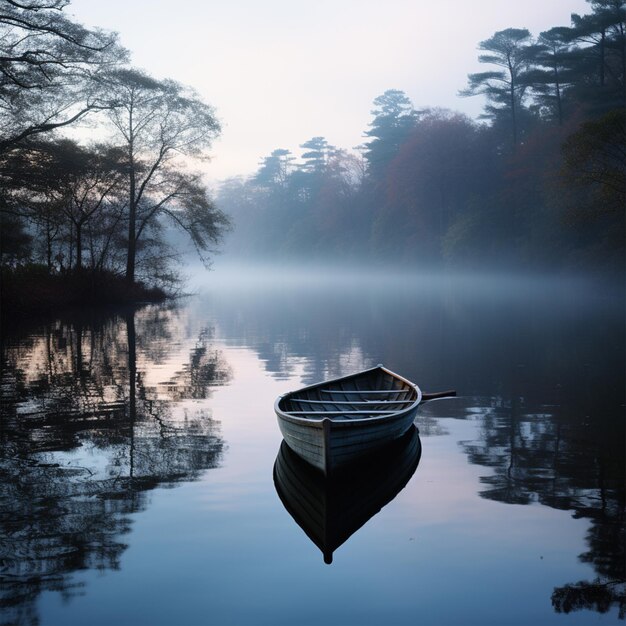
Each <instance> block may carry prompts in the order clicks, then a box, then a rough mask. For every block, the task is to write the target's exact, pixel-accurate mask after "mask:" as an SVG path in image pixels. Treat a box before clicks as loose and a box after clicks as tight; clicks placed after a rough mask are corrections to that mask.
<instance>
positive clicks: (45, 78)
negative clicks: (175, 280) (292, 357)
mask: <svg viewBox="0 0 626 626" xmlns="http://www.w3.org/2000/svg"><path fill="white" fill-rule="evenodd" d="M68 3H69V0H27V1H19V2H18V1H16V0H0V224H1V231H0V232H1V235H0V270H1V271H2V274H1V275H2V297H3V301H4V304H11V303H12V302H13V299H15V298H22V299H23V298H24V297H26V300H28V301H29V302H31V304H32V302H33V299H32V297H30V296H32V292H33V290H35V291H38V292H39V293H43V291H44V290H43V287H45V288H46V289H47V290H48V291H49V293H48V295H47V296H45V297H44V300H46V301H48V302H51V301H55V302H57V303H58V302H60V301H63V300H64V299H66V296H67V294H68V289H69V292H75V291H76V285H81V284H89V285H91V288H90V290H91V292H93V293H96V291H97V290H98V286H101V287H103V286H105V285H108V286H109V287H111V285H113V287H111V291H110V293H111V294H115V299H116V300H119V299H124V298H125V296H124V293H123V290H122V291H121V290H120V285H123V284H126V285H127V287H128V291H127V296H128V299H137V298H138V297H139V298H142V297H146V296H147V295H149V293H148V292H147V291H145V292H142V291H141V290H140V291H139V292H138V291H137V290H136V286H137V285H136V284H135V283H136V281H137V280H138V279H142V280H145V281H148V282H149V283H150V284H153V285H158V284H161V285H167V284H168V283H170V282H171V278H172V263H171V262H172V260H173V258H174V257H175V255H176V254H177V251H176V250H173V249H172V248H171V247H168V245H167V241H166V238H165V237H164V229H165V226H166V224H167V223H168V222H169V224H171V225H173V226H175V227H177V228H179V229H180V230H181V231H183V232H184V233H186V235H188V236H189V239H190V241H191V243H192V245H193V246H194V247H195V248H196V249H197V251H198V252H199V253H201V255H204V256H206V255H207V254H208V253H210V251H211V247H212V246H213V245H214V244H216V243H217V242H218V241H219V240H220V238H221V235H222V233H223V231H224V230H225V229H226V228H227V227H228V219H227V218H226V216H225V215H224V213H222V212H221V211H220V210H219V209H217V208H216V207H215V205H214V204H213V203H212V201H211V200H210V198H209V196H208V194H207V190H206V188H205V185H204V184H203V182H202V180H201V176H200V174H199V173H198V172H196V171H193V169H191V167H190V164H193V160H194V159H195V158H201V157H203V156H205V153H206V150H207V149H208V147H209V146H210V143H211V141H212V140H213V138H214V137H215V136H216V135H217V134H218V133H219V130H220V126H219V123H218V121H217V120H216V118H215V115H214V112H213V109H212V107H210V106H209V105H208V104H206V103H204V102H203V101H202V99H201V98H200V96H199V95H198V94H197V93H195V92H194V91H193V90H192V89H190V88H188V87H185V86H183V85H181V84H179V83H177V82H175V81H173V80H169V79H166V80H156V79H154V78H152V77H150V76H148V75H147V74H145V73H144V72H142V71H140V70H137V69H135V68H133V67H132V66H131V65H130V64H129V62H128V56H129V55H128V52H127V51H126V50H125V49H124V48H122V47H121V46H120V45H119V44H118V42H117V37H116V35H115V34H112V33H107V32H104V31H101V30H99V29H93V30H90V29H87V28H85V27H83V26H81V25H79V24H76V23H75V22H73V21H72V20H71V19H69V18H68V17H67V15H66V13H65V12H64V9H65V8H66V7H67V5H68ZM87 124H88V126H87ZM77 128H79V129H82V130H81V131H80V132H77V131H76V129H77ZM68 130H71V131H73V132H72V134H71V135H70V134H69V133H68V132H67V131H68ZM70 137H74V138H70ZM80 137H97V138H98V141H97V142H96V141H87V140H81V141H79V140H78V139H77V138H80ZM76 275H80V280H79V281H78V282H77V281H76V280H75V278H76ZM47 276H48V277H50V278H51V280H47V278H46V277H47ZM85 276H88V278H89V280H88V282H87V283H85ZM63 277H67V279H68V280H67V281H64V279H63ZM116 281H117V283H119V284H117V285H115V283H116ZM27 282H28V283H29V287H28V293H26V292H25V290H24V289H23V286H24V284H26V283H27ZM51 290H52V291H51ZM52 292H54V293H52ZM73 295H74V296H75V298H74V299H80V294H78V293H75V294H73ZM98 295H99V299H103V298H104V299H105V300H106V294H104V293H103V292H102V290H100V292H99V294H98ZM42 297H43V296H42ZM35 301H36V299H35ZM18 308H19V307H18ZM27 308H28V307H27Z"/></svg>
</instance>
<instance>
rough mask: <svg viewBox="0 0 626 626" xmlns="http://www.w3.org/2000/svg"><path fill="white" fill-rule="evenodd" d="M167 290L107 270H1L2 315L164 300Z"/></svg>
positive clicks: (25, 314)
mask: <svg viewBox="0 0 626 626" xmlns="http://www.w3.org/2000/svg"><path fill="white" fill-rule="evenodd" d="M166 297H167V294H166V293H165V292H164V291H163V290H162V289H159V288H158V287H147V286H146V285H144V284H143V283H141V282H134V283H128V282H127V281H126V280H124V278H123V277H120V276H117V275H115V274H113V273H111V272H106V271H97V272H94V271H91V270H82V271H78V272H72V273H66V274H49V273H48V271H47V268H46V267H45V266H42V265H26V266H21V267H18V268H2V270H0V316H1V317H2V319H7V318H10V317H17V316H40V315H43V316H47V315H50V314H54V313H58V312H59V311H64V310H67V309H74V308H81V307H86V306H88V307H92V306H109V305H122V304H135V303H139V302H162V301H163V300H165V299H166Z"/></svg>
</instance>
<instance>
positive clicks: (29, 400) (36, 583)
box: [0, 307, 231, 624]
mask: <svg viewBox="0 0 626 626" xmlns="http://www.w3.org/2000/svg"><path fill="white" fill-rule="evenodd" d="M179 316H180V313H179V312H178V311H177V310H176V309H172V308H170V309H168V308H164V307H147V308H144V309H142V310H139V311H136V312H135V311H127V312H125V313H124V314H122V315H115V316H113V317H108V318H92V319H89V320H85V319H80V318H75V319H72V320H71V321H57V322H55V323H53V324H50V325H47V326H44V327H43V328H41V329H40V331H39V332H38V333H37V334H31V335H29V337H27V338H23V339H20V340H17V341H11V342H9V343H7V342H3V343H2V345H1V346H0V348H1V359H2V361H1V363H2V374H1V378H0V401H1V406H0V409H1V410H0V609H1V611H0V612H1V615H2V617H1V618H0V623H1V624H37V623H38V615H37V612H36V601H37V598H38V596H39V595H40V594H41V593H43V592H45V591H57V592H59V593H60V594H62V596H63V597H64V598H70V597H72V596H73V595H75V594H77V593H81V586H80V584H78V583H77V582H76V581H75V580H74V578H73V574H74V572H76V571H78V570H84V569H98V570H107V569H117V568H119V566H120V557H121V555H122V553H123V552H124V550H125V548H126V544H125V543H124V540H123V536H124V535H125V534H126V533H128V532H129V531H130V529H131V524H132V522H131V517H130V516H131V514H133V513H137V512H139V511H141V510H143V509H145V507H146V506H147V504H148V500H147V493H146V492H147V491H148V490H150V489H153V488H155V487H158V486H173V485H175V484H176V483H178V482H181V481H189V480H194V479H196V478H197V477H198V476H199V475H200V474H201V473H202V472H203V471H205V470H207V469H209V468H213V467H216V466H218V465H219V463H220V459H221V455H222V453H223V450H224V441H223V440H222V438H221V436H220V428H219V422H217V421H216V420H215V419H213V417H212V416H211V415H210V414H209V412H208V411H207V409H206V408H200V409H198V410H196V411H190V410H187V409H182V408H181V407H180V406H177V404H176V403H178V402H179V401H181V400H186V399H196V400H198V399H205V398H207V397H209V394H210V391H211V387H212V386H215V385H221V384H225V383H227V382H228V380H229V379H230V377H231V372H230V368H229V366H228V364H227V363H226V362H225V361H224V358H223V356H222V354H221V353H220V352H219V351H217V350H215V349H214V348H212V346H211V332H210V330H209V329H205V330H203V331H202V332H201V333H200V335H199V336H198V337H197V340H196V342H195V345H193V346H192V348H191V350H190V351H188V353H187V357H186V358H187V362H182V361H181V363H179V367H175V368H171V367H170V369H169V370H168V369H167V367H165V362H166V359H168V358H171V357H172V356H175V355H173V353H174V351H175V350H176V349H178V350H179V351H183V350H184V345H183V344H184V342H183V341H177V338H176V337H175V336H174V335H175V334H176V332H177V331H178V330H179V329H180V328H181V327H183V326H184V325H183V324H181V320H180V319H179ZM155 368H156V369H158V368H161V369H162V377H161V380H159V381H157V382H156V383H155V384H152V383H149V382H148V378H153V376H152V375H151V373H150V372H151V371H152V370H154V369H155Z"/></svg>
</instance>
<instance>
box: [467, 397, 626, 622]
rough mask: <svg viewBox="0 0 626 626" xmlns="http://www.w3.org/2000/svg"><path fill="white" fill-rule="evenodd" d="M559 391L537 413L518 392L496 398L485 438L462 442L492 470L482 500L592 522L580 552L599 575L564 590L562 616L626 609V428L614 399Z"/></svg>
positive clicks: (558, 607)
mask: <svg viewBox="0 0 626 626" xmlns="http://www.w3.org/2000/svg"><path fill="white" fill-rule="evenodd" d="M571 391H572V393H571V394H567V395H565V394H558V395H562V397H561V398H557V399H556V402H555V405H553V406H548V407H545V406H544V407H540V408H539V409H538V410H533V409H532V408H531V407H529V406H526V405H525V404H524V398H523V397H522V396H519V395H517V394H513V395H512V397H511V398H510V399H509V400H507V401H505V400H504V399H502V398H499V399H497V400H496V401H495V402H494V403H493V406H492V407H491V408H489V409H488V410H486V411H485V412H484V414H483V415H482V420H481V428H480V439H479V440H478V441H472V442H463V443H462V444H461V445H462V446H463V448H464V450H465V452H466V453H467V454H468V457H469V460H470V462H472V463H474V464H478V465H482V466H487V467H491V468H493V473H492V474H490V475H489V476H484V477H482V478H481V482H482V483H483V485H485V489H484V490H483V491H482V492H481V494H480V495H481V496H483V497H484V498H489V499H492V500H497V501H499V502H505V503H509V504H531V503H535V502H538V503H540V504H542V505H545V506H550V507H552V508H556V509H562V510H569V511H573V516H574V517H575V518H585V519H588V520H590V522H591V526H590V528H589V530H588V532H587V536H586V542H587V545H588V548H589V549H588V551H586V552H584V553H583V554H581V555H579V559H580V560H581V561H582V562H584V563H589V564H590V565H591V566H592V567H593V569H594V570H595V574H596V577H595V579H594V580H592V581H579V582H577V583H574V584H566V585H564V586H562V587H557V588H555V589H554V591H553V593H552V605H553V607H554V609H555V611H557V612H559V613H569V612H571V611H575V610H579V609H591V610H595V611H598V612H600V613H606V612H607V611H609V610H610V609H611V608H612V607H614V606H616V607H617V608H618V615H619V617H620V619H624V615H625V610H626V571H625V570H626V563H625V560H624V554H625V549H624V548H625V546H624V532H625V526H624V524H625V501H626V497H625V489H626V487H625V475H624V474H625V469H624V464H623V462H624V445H625V428H624V420H623V416H621V415H620V414H619V413H618V412H617V411H618V409H616V408H615V407H616V406H619V403H618V402H616V399H615V398H612V397H611V394H610V393H608V390H607V393H606V394H605V395H602V396H599V397H593V398H592V397H591V396H589V394H586V393H585V390H584V389H581V390H580V391H581V392H580V393H577V394H576V393H574V392H573V390H571Z"/></svg>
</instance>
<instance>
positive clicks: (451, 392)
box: [422, 389, 456, 402]
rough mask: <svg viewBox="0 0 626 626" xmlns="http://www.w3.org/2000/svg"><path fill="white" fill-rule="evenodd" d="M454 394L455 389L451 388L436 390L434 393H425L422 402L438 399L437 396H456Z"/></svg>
mask: <svg viewBox="0 0 626 626" xmlns="http://www.w3.org/2000/svg"><path fill="white" fill-rule="evenodd" d="M454 396H456V391H455V390H454V389H450V390H449V391H435V392H434V393H423V394H422V402H427V401H428V400H436V399H437V398H454Z"/></svg>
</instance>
